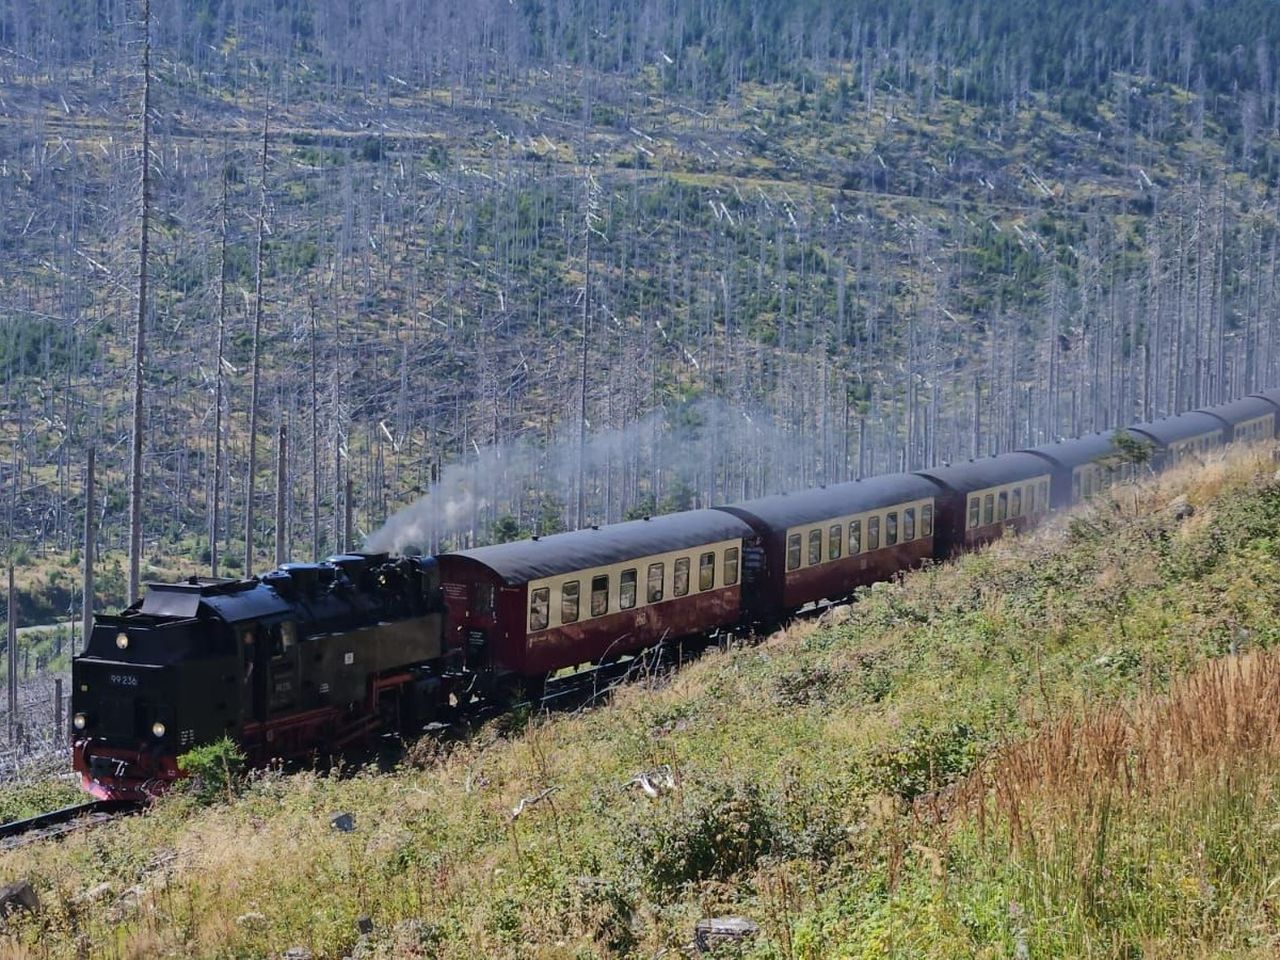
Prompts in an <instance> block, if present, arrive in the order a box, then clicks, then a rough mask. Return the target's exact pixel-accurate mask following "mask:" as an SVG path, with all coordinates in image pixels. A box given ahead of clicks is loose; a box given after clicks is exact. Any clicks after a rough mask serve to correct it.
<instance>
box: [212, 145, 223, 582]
mask: <svg viewBox="0 0 1280 960" xmlns="http://www.w3.org/2000/svg"><path fill="white" fill-rule="evenodd" d="M220 246H221V253H220V257H219V259H220V260H221V264H220V265H219V268H218V357H217V361H216V362H215V363H214V373H213V377H214V381H213V382H214V386H213V504H212V507H211V509H210V511H209V576H211V577H216V576H217V575H218V533H219V531H220V529H221V522H220V521H221V517H220V509H221V506H222V362H223V361H222V358H223V350H224V348H225V345H226V331H227V147H226V143H225V141H224V143H223V146H222V239H221V244H220Z"/></svg>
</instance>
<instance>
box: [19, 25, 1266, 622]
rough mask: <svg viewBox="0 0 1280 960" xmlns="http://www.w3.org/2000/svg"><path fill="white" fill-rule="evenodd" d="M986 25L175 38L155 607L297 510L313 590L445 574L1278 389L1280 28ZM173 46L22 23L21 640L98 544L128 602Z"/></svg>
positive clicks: (162, 259)
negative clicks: (540, 541)
mask: <svg viewBox="0 0 1280 960" xmlns="http://www.w3.org/2000/svg"><path fill="white" fill-rule="evenodd" d="M990 7H991V5H990V4H982V3H978V2H976V0H965V2H963V3H955V2H950V0H947V2H944V0H912V2H910V3H896V2H895V3H885V2H883V0H857V2H835V0H806V2H803V3H790V4H778V3H774V2H763V0H733V2H725V3H716V4H706V3H698V2H693V0H670V2H666V3H657V2H641V3H621V2H618V0H608V2H593V3H584V2H579V0H572V2H560V0H527V2H526V0H522V2H520V3H511V2H506V0H483V2H478V3H469V4H466V5H462V6H459V5H457V4H453V3H446V2H430V3H420V4H404V3H392V2H382V0H368V2H365V3H361V4H359V5H358V9H355V8H353V6H352V5H351V4H349V3H332V2H328V0H279V2H276V0H272V2H263V0H238V2H236V3H224V2H220V0H156V2H155V3H153V4H152V5H151V10H152V20H153V22H152V29H151V34H150V35H151V38H152V43H153V53H154V56H153V57H152V64H153V67H152V71H151V72H152V90H151V93H152V104H153V109H152V113H151V115H152V120H153V122H152V130H151V133H152V137H153V141H152V143H153V150H152V155H151V157H150V158H149V161H150V165H149V169H150V172H151V176H152V216H151V218H150V222H151V227H152V229H151V257H150V262H149V266H148V276H149V278H150V288H149V289H150V303H149V305H148V309H147V310H146V311H144V314H145V322H144V324H143V326H144V328H145V330H146V333H147V341H146V342H147V349H146V357H145V362H144V364H143V369H144V375H143V381H144V384H143V385H144V388H145V389H144V400H143V407H142V409H143V418H142V419H143V422H142V424H141V427H142V433H143V447H144V456H143V467H142V471H141V472H142V473H143V474H144V475H145V482H144V484H143V497H144V498H145V504H144V505H143V510H142V515H143V516H144V517H145V523H144V524H143V527H144V530H143V531H142V533H143V542H144V545H145V548H144V550H143V556H142V560H143V567H144V570H143V576H144V578H147V577H170V576H173V575H179V574H187V573H190V572H192V571H193V570H201V571H203V570H205V569H208V567H209V566H211V565H212V560H213V557H212V553H213V550H212V543H211V538H212V539H213V540H216V541H217V543H218V544H219V546H220V551H219V552H220V555H221V559H222V563H221V565H220V566H219V572H221V573H226V574H230V575H238V574H240V573H242V572H244V571H245V570H247V569H250V570H254V571H260V570H261V569H263V567H264V566H265V565H266V564H267V563H269V562H270V561H271V560H272V559H274V551H272V550H271V547H272V541H273V534H274V532H275V529H276V527H277V523H276V519H275V517H274V516H273V514H274V510H273V507H274V502H275V499H274V496H273V494H274V487H275V486H276V482H277V479H280V480H281V481H282V482H281V485H282V486H283V487H284V488H285V489H286V490H288V491H290V492H291V494H292V495H291V496H289V497H287V498H286V503H285V509H284V510H283V512H282V513H283V515H282V516H281V517H280V519H279V524H278V525H279V527H280V528H282V529H283V531H284V537H283V544H282V546H283V553H284V554H285V556H287V557H288V558H290V559H295V560H304V559H311V558H312V557H313V556H314V555H316V554H319V555H320V556H325V555H328V554H329V553H333V552H337V551H339V550H341V549H345V548H349V547H352V546H355V545H358V544H360V543H361V542H363V538H364V537H365V536H366V535H367V534H369V533H371V532H373V531H375V530H377V529H378V528H379V527H380V526H381V524H382V523H383V521H384V520H385V519H386V518H387V517H388V516H390V515H392V514H393V513H394V512H395V511H396V509H397V508H399V507H401V506H403V505H405V504H407V503H410V502H412V501H414V500H415V499H416V498H418V497H419V496H421V495H422V494H423V493H424V492H428V491H431V492H433V493H434V495H435V499H434V500H433V501H432V503H433V504H438V506H437V507H436V508H435V511H436V512H435V516H434V517H433V519H432V523H431V524H430V525H429V529H428V530H427V533H426V536H424V537H422V538H421V542H418V543H414V544H412V545H413V546H417V547H421V548H424V549H426V550H428V551H431V550H435V549H436V548H439V547H442V546H446V547H447V546H450V545H456V544H459V543H471V542H479V541H483V540H490V539H495V538H506V537H511V536H515V535H519V534H523V533H529V532H544V533H545V532H550V531H552V530H555V529H559V528H563V527H565V526H578V525H586V524H588V523H598V522H610V521H616V520H618V519H621V518H622V517H624V516H627V515H636V514H644V513H652V512H655V511H657V510H669V509H679V508H683V507H688V506H691V505H706V504H708V503H712V502H725V501H727V500H733V499H739V498H742V497H744V496H752V495H756V494H760V493H765V492H773V491H777V490H779V489H783V488H787V487H791V488H795V487H801V486H816V485H818V484H819V483H824V482H830V481H834V480H842V479H846V478H849V477H852V476H856V475H869V474H872V473H878V472H887V471H891V470H899V469H902V468H904V467H905V468H916V467H921V466H925V465H929V464H936V463H939V462H941V461H944V460H952V461H954V460H956V459H959V458H963V457H968V456H975V455H982V454H985V453H988V452H992V451H996V450H1000V449H1010V448H1014V447H1017V446H1023V445H1029V444H1034V443H1037V442H1042V441H1047V440H1051V439H1054V438H1057V437H1059V436H1064V435H1077V434H1079V433H1081V432H1087V431H1089V430H1092V429H1098V428H1102V427H1106V426H1111V425H1116V424H1126V423H1129V422H1132V421H1133V420H1135V419H1150V418H1153V417H1158V416H1161V415H1163V414H1166V413H1170V412H1179V411H1182V410H1185V409H1187V408H1190V407H1196V406H1201V405H1204V404H1207V403H1212V402H1216V401H1219V400H1223V399H1226V398H1229V397H1234V396H1238V395H1242V394H1245V393H1248V392H1250V391H1252V390H1255V389H1258V388H1262V387H1269V386H1274V385H1276V384H1277V383H1280V350H1277V349H1276V348H1275V344H1277V343H1280V319H1277V318H1280V309H1277V290H1280V285H1278V284H1277V277H1278V274H1277V264H1280V233H1278V232H1277V229H1276V226H1277V218H1276V207H1275V203H1276V196H1275V182H1276V171H1277V167H1278V163H1280V82H1278V81H1277V78H1278V77H1280V60H1278V58H1277V51H1278V50H1280V15H1278V14H1277V12H1276V8H1275V5H1274V4H1273V3H1270V2H1267V0H1230V2H1221V3H1213V4H1186V3H1161V4H1155V5H1152V4H1149V3H1139V2H1137V0H1110V2H1107V3H1101V2H1090V3H1088V4H1081V3H1079V2H1066V0H1055V2H1050V3H1039V4H1030V3H1026V2H1021V0H1019V2H1010V3H1005V4H1001V5H1000V8H999V9H998V10H995V9H990ZM140 14H141V9H140V6H139V5H138V4H136V3H119V4H109V5H105V6H103V5H98V6H96V7H92V8H89V7H87V6H86V5H83V4H70V5H67V4H46V5H39V4H36V5H32V4H30V3H15V2H2V3H0V83H3V89H4V96H3V98H0V248H3V250H4V253H5V256H4V258H3V260H0V288H2V289H3V290H4V293H5V296H4V298H3V305H2V306H0V377H2V378H3V383H2V387H3V390H2V391H0V404H2V405H3V408H4V410H5V416H4V417H3V418H2V419H0V477H3V479H4V483H5V489H6V491H8V494H9V495H8V496H6V497H4V498H3V502H0V533H2V534H3V535H4V538H5V542H6V543H7V544H9V546H8V547H7V549H8V550H9V552H10V554H11V558H12V559H13V560H14V561H15V563H16V564H17V566H18V567H19V591H20V604H21V605H22V606H21V610H20V616H21V619H22V620H23V622H26V623H32V622H39V623H44V622H49V621H50V620H52V619H53V618H54V617H55V616H57V615H59V614H62V613H64V612H66V611H69V610H70V611H74V610H76V609H77V607H78V597H77V593H78V589H79V587H78V586H77V584H78V576H77V574H78V572H79V568H80V566H81V565H82V563H83V562H84V559H85V558H84V557H83V556H82V552H81V551H78V550H77V549H76V546H77V544H78V543H79V541H80V537H81V530H82V523H83V520H84V517H85V514H86V512H89V513H92V515H93V516H95V517H96V518H97V519H98V521H99V523H98V535H97V557H98V584H97V589H98V594H99V597H98V599H99V606H100V608H102V607H105V608H115V607H118V606H120V605H121V604H122V603H124V602H127V601H128V600H129V599H131V598H129V597H127V596H126V594H127V593H128V589H127V586H126V580H125V577H124V575H123V570H124V569H125V565H123V564H122V558H123V555H124V553H125V549H126V544H127V542H128V539H127V532H126V522H125V519H124V518H125V517H126V516H127V514H128V511H127V509H126V505H127V501H128V491H129V477H128V472H129V456H128V454H129V450H130V442H129V435H130V431H131V428H132V403H131V401H132V397H131V396H130V393H131V388H132V384H131V371H132V369H133V367H132V363H131V353H132V350H133V343H134V332H135V331H134V326H135V322H136V318H137V316H138V309H137V304H136V302H135V300H134V298H135V294H136V289H137V287H136V278H137V271H138V266H139V264H138V241H139V232H140V230H139V218H138V210H139V206H140V204H139V192H140V187H139V183H140V173H141V169H142V163H141V157H140V153H139V129H138V128H139V122H138V121H139V116H138V112H139V108H138V104H139V103H140V95H141V83H140V72H141V68H140V50H141V46H142V44H141V43H140V41H141V39H142V36H143V29H142V23H141V17H140ZM264 132H265V134H266V140H267V143H266V157H265V168H264V163H263V158H262V149H263V144H262V142H261V141H262V135H263V133H264ZM260 222H261V227H262V229H261V235H262V240H261V244H259V242H258V236H259V232H260V231H259V224H260ZM259 249H261V263H260V265H259V262H258V261H259V257H258V251H259ZM259 266H260V268H261V269H259ZM259 281H260V282H259ZM259 293H260V294H261V296H260V297H259ZM259 317H260V318H261V331H260V333H261V336H260V346H261V358H260V359H261V372H260V377H259V381H260V382H259V384H258V397H259V401H258V405H257V410H256V414H257V426H256V430H254V431H253V432H254V433H255V434H256V435H255V436H254V437H252V438H250V436H249V433H250V421H251V419H253V416H252V413H253V412H251V411H250V410H249V406H250V399H249V398H250V396H251V395H252V394H253V392H254V388H253V385H252V380H253V375H252V370H253V368H254V361H253V343H254V334H253V329H254V327H255V325H256V319H257V318H259ZM219 342H221V343H222V350H221V359H219V346H218V345H219ZM219 392H221V403H220V404H219V403H218V400H217V397H218V394H219ZM717 411H718V412H717ZM282 430H283V431H284V436H285V438H286V441H285V443H284V444H280V441H279V438H280V436H281V431H282ZM583 434H585V435H586V437H587V439H588V445H589V444H590V438H591V437H593V436H598V435H604V436H605V437H606V438H607V442H603V443H602V444H601V445H599V446H591V447H590V448H589V450H588V451H587V452H586V453H585V454H580V453H579V449H578V447H579V438H580V437H582V436H583ZM663 436H674V438H675V439H674V440H672V441H671V442H668V443H665V444H664V443H662V442H660V439H661V437H663ZM282 446H283V449H280V448H281V447H282ZM90 448H93V449H95V450H96V451H97V457H98V459H97V464H98V471H99V474H100V476H99V483H98V484H97V494H96V496H95V498H94V500H95V503H93V504H86V502H85V479H86V478H85V469H86V461H87V457H88V451H89V449H90ZM251 449H253V450H256V452H257V455H256V458H254V459H253V468H252V472H253V474H254V476H253V477H252V484H251V483H250V477H249V473H250V469H251V467H250V461H251V457H250V455H249V454H250V450H251ZM277 452H278V453H279V454H280V459H279V466H278V467H277V457H276V454H277ZM765 454H767V456H766V455H765ZM477 459H479V460H480V461H481V463H480V466H479V467H477V468H475V469H468V468H465V467H464V468H460V469H461V472H456V471H455V469H454V468H456V467H457V465H459V464H463V465H465V464H469V463H471V462H473V461H475V460H477ZM215 460H219V461H220V469H218V470H215V466H214V462H215ZM348 482H349V483H350V484H351V488H350V489H351V494H350V496H349V497H348V495H347V493H346V491H347V484H348ZM251 487H252V493H251ZM250 499H252V500H253V502H254V503H255V504H256V507H255V521H254V523H253V524H252V526H253V527H254V530H253V540H254V542H253V544H252V552H253V555H252V556H249V557H246V556H245V551H246V545H245V540H246V538H245V528H246V525H247V524H246V515H247V514H248V513H249V510H248V501H249V500H250ZM215 504H216V505H217V506H218V507H219V515H218V517H217V521H216V523H215V522H214V517H213V514H214V506H215ZM348 517H350V520H349V521H348ZM215 527H216V529H214V528H215Z"/></svg>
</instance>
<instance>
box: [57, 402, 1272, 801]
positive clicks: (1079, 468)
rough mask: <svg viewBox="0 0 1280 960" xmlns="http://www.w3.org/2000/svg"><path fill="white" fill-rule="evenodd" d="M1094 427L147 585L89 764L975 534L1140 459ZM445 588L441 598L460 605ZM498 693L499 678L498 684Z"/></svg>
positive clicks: (338, 711) (807, 584) (104, 696)
mask: <svg viewBox="0 0 1280 960" xmlns="http://www.w3.org/2000/svg"><path fill="white" fill-rule="evenodd" d="M1278 424H1280V391H1272V392H1270V393H1262V394H1256V395H1255V396H1253V397H1250V398H1246V399H1245V400H1240V401H1235V402H1234V403H1231V404H1224V405H1222V406H1220V407H1213V408H1208V409H1206V410H1203V411H1193V412H1190V413H1186V414H1182V415H1181V416H1178V417H1168V418H1164V419H1162V420H1159V421H1155V422H1153V423H1137V424H1133V425H1132V426H1130V427H1128V428H1127V430H1126V434H1127V437H1128V438H1129V439H1130V440H1133V441H1136V442H1137V443H1138V444H1140V445H1143V446H1145V447H1146V457H1147V458H1148V461H1147V462H1148V463H1149V464H1150V465H1152V466H1154V467H1162V466H1168V465H1172V464H1174V463H1177V462H1179V461H1180V460H1183V459H1187V458H1199V457H1203V456H1205V455H1206V454H1208V453H1209V452H1210V451H1213V450H1215V449H1217V448H1219V447H1221V446H1224V445H1226V444H1230V443H1237V442H1255V441H1272V440H1274V439H1275V436H1276V432H1277V425H1278ZM1138 462H1140V461H1139V460H1136V459H1135V458H1134V456H1133V444H1130V443H1120V442H1119V441H1118V440H1117V433H1110V432H1109V433H1106V434H1093V435H1090V436H1088V437H1082V438H1080V439H1077V440H1072V441H1066V442H1061V443H1055V444H1046V445H1043V446H1040V447H1036V448H1033V449H1030V450H1026V451H1020V452H1012V453H1006V454H1002V455H1000V456H993V457H987V458H983V459H979V460H971V461H969V462H967V463H963V464H957V465H955V466H942V467H936V468H930V469H928V470H923V471H919V472H917V473H914V474H897V475H892V476H882V477H877V478H875V479H874V480H871V481H865V482H859V483H845V484H837V485H833V486H831V487H825V488H821V489H818V490H809V491H804V492H801V493H797V494H792V495H790V496H780V497H769V498H764V499H762V500H758V501H752V502H748V503H744V504H738V505H737V506H730V507H717V508H713V509H710V510H698V511H690V512H686V513H682V514H673V515H670V516H667V517H661V518H653V520H644V521H632V522H630V523H625V524H616V525H613V526H609V527H604V528H600V529H596V528H592V529H589V530H579V531H575V532H573V533H566V534H560V535H557V536H554V537H548V538H545V539H544V540H536V539H535V540H526V541H518V542H515V543H508V544H500V545H495V546H491V547H484V548H481V549H477V550H467V551H461V552H458V553H452V554H444V555H442V556H441V557H440V558H439V565H438V566H437V562H436V560H434V559H424V558H420V557H403V558H392V557H388V556H386V555H385V554H350V555H344V556H339V557H331V558H330V559H329V560H327V561H325V562H324V563H319V564H305V565H304V564H296V565H288V566H285V567H283V568H281V569H280V570H277V571H274V572H272V573H268V574H265V575H263V576H261V577H258V578H255V579H252V580H240V581H223V580H218V581H213V580H201V579H192V580H190V581H188V582H185V583H178V584H153V585H152V586H151V587H150V589H149V591H148V593H147V595H146V597H145V599H143V600H142V601H140V602H139V603H135V604H134V605H133V606H132V607H130V608H129V609H128V610H126V611H125V612H124V613H123V614H121V615H119V616H103V617H99V618H98V621H97V625H96V627H95V628H94V630H93V633H92V636H91V637H90V638H89V643H88V647H87V649H86V651H85V653H84V654H83V655H81V656H79V657H77V658H76V659H75V661H74V663H73V667H72V682H73V688H72V689H73V701H72V710H73V714H74V727H75V731H74V734H73V743H74V759H75V767H76V769H77V770H78V771H79V772H80V774H81V775H82V777H83V779H84V784H85V787H86V789H88V790H89V791H90V792H91V793H94V794H96V795H97V796H100V797H107V798H111V797H121V798H137V797H143V796H146V795H150V794H152V793H155V792H157V791H158V790H160V789H163V787H164V786H165V785H166V784H168V783H169V782H171V781H172V780H173V779H174V778H175V777H177V776H178V774H179V771H178V769H177V766H176V758H177V757H178V755H179V754H181V753H182V752H184V751H185V750H187V749H189V748H190V747H192V746H196V745H199V744H203V743H208V742H210V741H212V740H215V739H217V738H219V737H221V736H224V735H227V736H231V737H233V738H234V739H236V740H237V741H239V743H240V744H241V745H242V747H243V748H244V750H245V751H246V753H247V754H248V755H249V757H250V758H251V759H252V760H254V761H256V762H264V761H266V760H269V759H271V758H273V757H291V756H300V755H307V754H309V753H313V752H314V753H325V752H328V751H331V750H334V749H337V748H340V747H342V746H344V745H347V744H350V743H353V742H355V741H358V740H361V739H363V738H368V737H370V736H371V735H372V734H374V733H375V732H377V731H379V730H385V729H400V730H413V729H415V728H417V727H420V726H421V725H422V724H423V723H425V722H426V721H428V720H430V719H432V718H433V717H434V716H437V715H438V713H439V712H440V711H441V709H442V708H444V707H445V706H446V705H447V704H454V705H458V706H462V707H465V706H466V705H468V704H471V703H473V702H477V701H482V700H483V699H485V698H486V697H489V698H494V697H495V694H496V695H497V696H499V697H501V696H502V692H503V691H504V690H512V689H520V688H522V689H525V690H529V689H539V688H541V686H542V684H543V682H544V681H545V679H546V678H547V676H548V675H550V674H554V673H556V672H558V671H560V670H564V669H567V668H572V667H575V666H577V665H581V664H584V663H590V662H598V661H603V660H606V659H609V658H612V657H616V656H618V655H620V654H625V653H629V652H633V651H636V650H638V649H640V648H642V647H645V646H649V645H652V644H654V643H659V642H664V641H669V640H674V639H677V638H679V637H681V636H685V635H688V634H690V633H703V634H706V633H713V632H716V631H720V630H726V629H741V628H754V627H759V626H761V625H764V624H768V623H770V622H773V621H775V620H776V619H778V618H781V617H785V616H787V615H788V614H789V613H790V612H792V611H795V610H797V609H801V608H803V607H805V606H808V605H810V604H815V603H820V602H822V601H824V600H835V599H838V598H840V597H843V596H846V595H848V594H849V593H850V592H852V590H853V589H855V588H856V587H857V586H859V585H862V584H865V583H868V582H871V581H873V580H883V579H887V578H889V577H891V576H894V575H895V574H897V573H898V572H899V571H901V570H904V569H907V568H909V567H911V566H915V565H917V564H919V563H921V562H922V561H924V560H926V559H943V558H945V557H947V556H950V555H951V554H953V553H955V552H957V551H960V550H966V549H973V548H976V547H978V546H980V545H981V544H982V543H985V542H988V541H990V540H992V539H994V538H995V537H998V536H1000V535H1002V534H1003V533H1004V532H1005V531H1006V530H1007V529H1009V528H1014V529H1017V528H1020V527H1022V526H1025V525H1028V524H1032V523H1035V522H1037V521H1039V520H1040V519H1042V518H1043V516H1044V515H1046V514H1047V513H1048V512H1049V511H1051V510H1057V509H1060V508H1063V507H1067V506H1069V505H1071V504H1074V503H1076V502H1077V501H1080V500H1084V499H1087V498H1088V497H1090V496H1092V495H1094V494H1096V493H1098V492H1099V491H1102V490H1105V489H1106V488H1108V487H1109V486H1111V485H1112V483H1114V482H1117V481H1120V480H1124V479H1128V478H1129V477H1131V476H1132V475H1133V471H1134V469H1136V467H1137V465H1138ZM446 601H447V605H446ZM504 699H505V698H504Z"/></svg>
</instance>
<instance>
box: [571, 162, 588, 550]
mask: <svg viewBox="0 0 1280 960" xmlns="http://www.w3.org/2000/svg"><path fill="white" fill-rule="evenodd" d="M583 227H584V234H583V235H584V237H585V246H584V248H583V259H584V261H585V264H584V267H583V275H584V279H583V284H582V369H581V371H580V373H579V379H578V509H577V515H576V518H575V521H574V526H575V527H576V528H578V529H579V530H581V529H582V527H583V525H584V524H585V523H586V522H587V515H586V502H587V491H586V481H587V471H586V467H587V463H586V458H587V344H588V343H589V340H588V337H589V335H590V330H591V186H590V177H588V185H587V215H586V218H585V220H584V223H583Z"/></svg>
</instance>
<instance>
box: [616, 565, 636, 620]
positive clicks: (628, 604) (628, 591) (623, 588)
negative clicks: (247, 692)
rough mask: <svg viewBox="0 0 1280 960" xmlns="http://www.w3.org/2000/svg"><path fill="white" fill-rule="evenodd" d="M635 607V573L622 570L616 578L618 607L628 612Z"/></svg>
mask: <svg viewBox="0 0 1280 960" xmlns="http://www.w3.org/2000/svg"><path fill="white" fill-rule="evenodd" d="M635 605H636V572H635V571H634V570H623V571H622V576H620V577H619V578H618V606H619V607H621V608H622V609H623V610H630V609H631V608H632V607H634V606H635Z"/></svg>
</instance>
